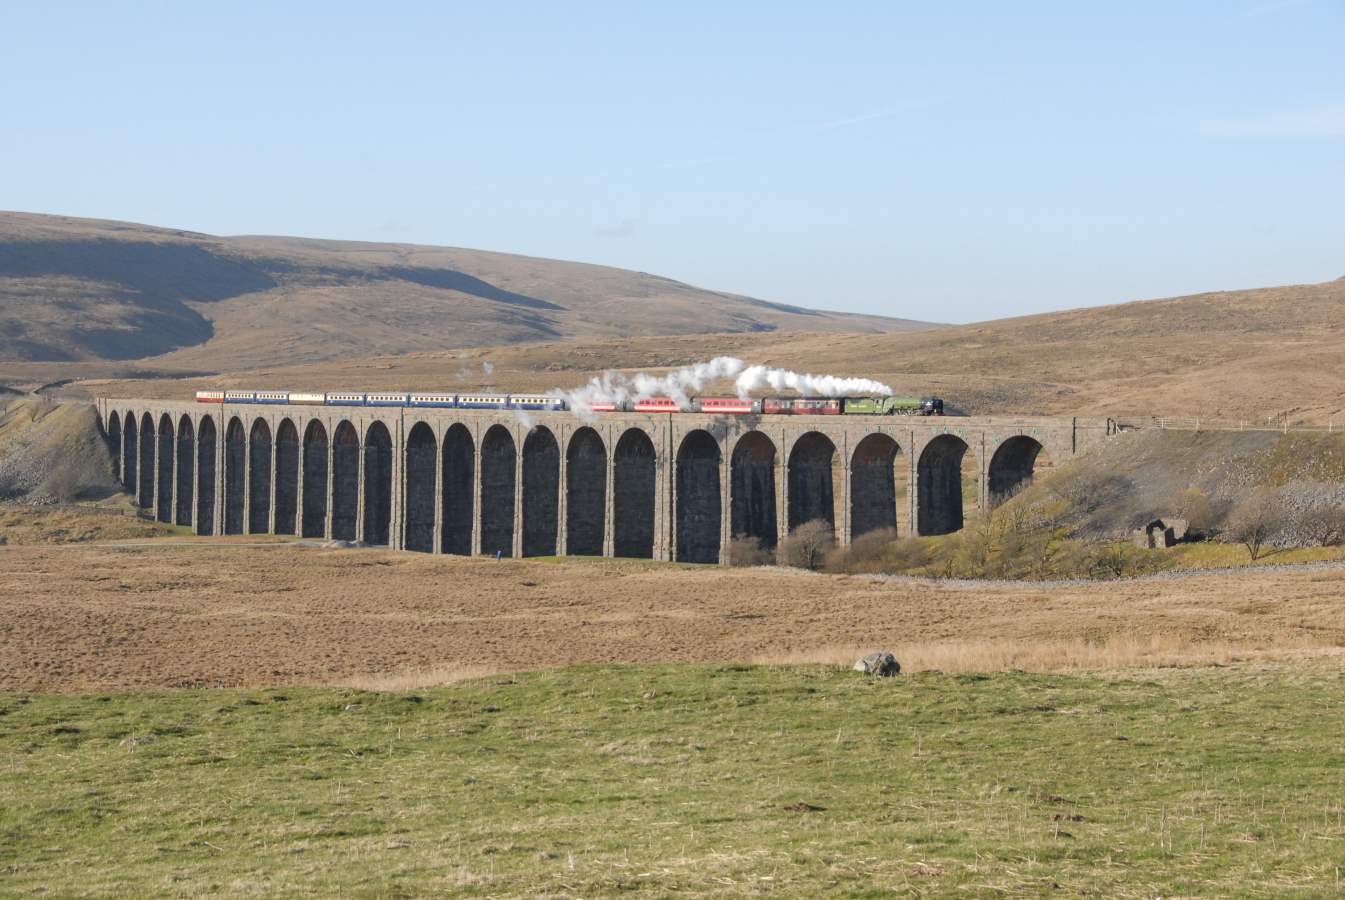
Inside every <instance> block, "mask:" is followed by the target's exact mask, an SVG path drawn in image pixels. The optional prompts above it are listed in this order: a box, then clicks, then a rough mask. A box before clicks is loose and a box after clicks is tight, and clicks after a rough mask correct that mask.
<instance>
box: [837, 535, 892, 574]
mask: <svg viewBox="0 0 1345 900" xmlns="http://www.w3.org/2000/svg"><path fill="white" fill-rule="evenodd" d="M896 539H897V532H896V531H895V530H893V529H891V528H877V529H874V530H873V531H870V532H867V533H865V534H862V535H860V536H859V537H857V538H855V539H854V540H853V541H851V542H850V545H849V546H848V547H835V548H833V549H832V551H831V552H830V553H828V554H827V558H826V565H825V568H826V570H827V571H828V572H850V573H875V572H886V571H887V566H886V557H887V551H888V547H890V546H891V544H892V542H893V541H895V540H896Z"/></svg>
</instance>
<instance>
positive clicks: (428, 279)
mask: <svg viewBox="0 0 1345 900" xmlns="http://www.w3.org/2000/svg"><path fill="white" fill-rule="evenodd" d="M379 274H381V275H386V276H388V277H391V278H400V279H401V280H402V281H409V282H411V283H413V284H419V285H423V286H425V287H432V288H440V289H442V290H446V291H457V292H459V293H462V294H468V295H470V296H473V297H479V298H480V299H482V300H491V301H493V302H495V303H507V304H509V305H511V306H524V307H527V308H528V309H545V310H552V311H556V310H564V309H565V307H563V306H560V305H559V304H556V303H552V302H551V301H549V300H542V299H540V298H538V297H529V296H528V295H527V294H517V293H514V292H513V291H506V290H505V289H503V288H500V287H496V286H495V285H493V284H491V283H490V282H488V281H482V280H481V279H480V278H475V277H473V276H471V275H468V274H466V273H464V272H458V271H455V270H453V269H430V268H424V267H420V266H390V267H387V268H384V269H380V270H379Z"/></svg>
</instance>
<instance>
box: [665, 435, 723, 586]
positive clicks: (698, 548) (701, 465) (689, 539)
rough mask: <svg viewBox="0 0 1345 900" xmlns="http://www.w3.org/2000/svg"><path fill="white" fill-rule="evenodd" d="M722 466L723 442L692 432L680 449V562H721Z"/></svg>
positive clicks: (676, 500)
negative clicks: (721, 447)
mask: <svg viewBox="0 0 1345 900" xmlns="http://www.w3.org/2000/svg"><path fill="white" fill-rule="evenodd" d="M722 462H723V453H722V451H721V450H720V449H719V442H718V441H716V440H715V439H714V437H713V436H712V435H711V434H710V433H709V432H708V431H705V430H704V429H700V428H698V429H696V430H695V431H692V432H689V433H688V434H687V436H686V437H684V438H682V443H681V445H680V446H679V447H678V448H677V477H676V483H675V492H676V493H675V504H676V508H677V524H676V528H677V532H676V539H677V561H678V562H690V563H717V562H719V543H720V537H721V534H720V531H721V527H722V525H721V519H722V517H723V505H722V501H721V500H720V496H719V491H720V474H719V468H720V465H721V463H722Z"/></svg>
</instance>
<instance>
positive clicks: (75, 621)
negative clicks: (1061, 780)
mask: <svg viewBox="0 0 1345 900" xmlns="http://www.w3.org/2000/svg"><path fill="white" fill-rule="evenodd" d="M1342 601H1345V570H1342V569H1340V568H1330V569H1305V570H1303V571H1294V572H1285V571H1273V572H1257V573H1238V574H1234V575H1229V574H1215V575H1194V576H1191V577H1189V578H1182V579H1166V580H1155V581H1133V582H1125V583H1111V584H1083V585H1045V586H1043V585H1023V584H1014V585H1003V584H999V585H985V584H973V583H957V584H929V583H921V582H908V581H881V580H874V579H870V578H864V577H847V576H823V575H813V574H808V573H803V572H794V571H788V570H777V569H756V570H743V569H737V570H722V569H717V568H691V567H678V566H667V565H651V564H647V563H635V562H615V561H597V560H595V561H584V562H566V563H544V562H515V561H508V560H506V561H503V562H498V563H497V562H495V561H494V560H484V559H479V560H469V559H460V558H451V557H428V556H421V555H418V554H409V553H391V552H384V551H370V550H341V551H333V550H322V549H316V548H310V547H301V546H295V545H293V544H288V545H286V544H277V545H272V546H267V547H245V546H227V547H220V546H218V545H217V544H216V543H215V542H210V543H200V542H182V543H177V542H173V543H167V542H162V543H151V544H144V545H141V544H134V545H122V546H114V545H91V546H79V547H69V546H67V547H60V548H54V547H36V546H34V547H10V548H4V549H2V550H0V690H7V691H27V690H99V689H108V688H145V687H173V686H186V685H230V686H232V685H260V684H275V683H290V682H334V681H352V680H358V679H360V678H361V677H365V676H368V675H370V674H371V673H412V674H410V675H408V676H407V677H408V679H409V680H410V681H414V680H415V679H416V678H418V677H424V678H429V679H431V680H432V679H433V677H436V676H435V675H433V673H435V672H443V671H447V670H451V669H454V668H459V667H481V668H486V669H511V668H531V667H537V666H545V665H557V664H565V663H575V662H606V661H631V662H639V661H648V660H780V661H791V660H819V661H823V660H835V661H841V660H844V659H846V658H847V657H849V656H850V655H851V654H854V653H857V652H858V651H860V650H865V649H873V648H875V647H880V646H886V647H892V648H893V649H895V650H897V651H898V652H899V654H901V655H902V658H903V660H904V661H906V662H907V663H908V665H910V664H914V665H915V666H916V667H942V668H957V667H970V668H978V667H980V668H995V667H1009V666H1021V667H1024V668H1039V667H1045V668H1051V667H1061V666H1065V667H1067V666H1070V665H1077V664H1089V662H1090V660H1091V661H1092V662H1093V664H1108V663H1115V664H1121V665H1125V664H1132V663H1134V664H1153V663H1159V664H1168V663H1180V662H1184V661H1193V660H1195V661H1211V660H1223V659H1232V658H1239V657H1245V656H1258V655H1264V654H1267V653H1270V654H1276V653H1296V652H1303V651H1310V652H1316V653H1322V652H1332V651H1333V650H1334V648H1338V647H1341V646H1345V602H1342ZM424 672H430V673H432V674H431V675H423V676H421V675H416V674H414V673H424Z"/></svg>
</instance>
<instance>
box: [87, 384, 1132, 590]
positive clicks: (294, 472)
mask: <svg viewBox="0 0 1345 900" xmlns="http://www.w3.org/2000/svg"><path fill="white" fill-rule="evenodd" d="M98 410H99V414H100V420H101V422H102V424H103V427H104V430H105V434H106V437H107V441H108V444H109V446H110V447H111V449H112V453H113V457H114V460H115V468H116V472H117V476H118V478H120V479H121V481H122V483H123V484H124V485H125V486H126V488H127V489H128V490H129V491H130V492H131V493H132V494H133V495H134V496H135V497H136V498H137V500H138V502H139V504H140V506H142V507H143V508H145V509H147V510H150V511H151V512H152V514H153V515H154V516H155V517H156V518H158V519H159V520H160V521H163V522H172V523H176V524H179V525H189V526H191V527H192V528H193V530H194V531H195V532H196V533H197V534H292V535H298V536H302V537H307V538H324V539H339V540H348V541H363V542H365V543H367V544H371V545H384V546H388V547H392V548H395V549H405V550H418V551H422V552H427V553H456V554H474V553H484V554H489V555H494V554H495V553H497V552H499V553H502V554H503V555H505V556H550V555H554V554H569V555H594V556H627V557H645V558H652V559H661V560H679V561H684V562H700V563H715V562H720V561H726V560H727V558H728V548H729V542H730V540H731V539H732V538H733V537H735V536H739V535H746V536H751V537H755V538H758V539H760V541H761V542H762V544H763V545H765V546H767V547H773V546H775V545H776V544H778V542H779V541H780V540H781V539H783V538H784V537H785V536H786V535H787V534H788V533H789V532H790V531H791V530H792V529H793V528H795V527H797V526H798V525H800V524H802V523H804V522H808V521H811V520H814V519H822V520H824V521H827V522H829V523H831V524H832V526H833V527H834V529H835V532H836V536H837V540H838V541H839V542H841V543H848V542H849V541H850V540H851V538H852V537H858V536H859V535H862V534H864V533H866V532H868V531H871V530H874V529H877V528H895V529H897V531H898V533H900V534H903V535H904V534H911V533H914V534H946V533H949V532H953V531H957V530H958V529H960V528H961V527H962V523H963V516H964V509H970V508H972V507H988V506H993V505H995V504H996V503H998V502H1000V501H1001V500H1002V499H1003V498H1005V497H1007V496H1009V495H1010V494H1011V493H1012V492H1013V491H1014V490H1016V489H1017V488H1019V487H1020V486H1021V485H1023V484H1025V483H1027V482H1028V481H1030V480H1031V478H1032V476H1033V473H1034V471H1036V469H1037V468H1038V466H1039V465H1041V464H1042V463H1043V462H1045V461H1046V460H1048V459H1049V460H1050V461H1051V462H1053V463H1056V464H1058V463H1062V462H1064V461H1066V460H1068V459H1069V458H1071V457H1072V456H1074V455H1075V454H1076V453H1078V452H1080V451H1082V450H1084V449H1087V448H1088V447H1089V446H1091V445H1093V444H1095V443H1097V442H1099V441H1101V440H1103V439H1104V438H1105V436H1106V435H1107V434H1108V433H1109V425H1108V422H1107V420H1105V419H1087V420H1086V419H1071V418H1054V419H1045V418H1041V419H1038V418H1033V419H1019V418H1013V419H1009V418H943V417H934V418H919V417H904V416H898V417H878V416H874V417H869V416H864V417H860V416H708V415H697V414H691V413H678V414H667V413H659V414H640V413H603V414H599V415H597V416H596V417H593V418H592V419H591V420H587V421H586V420H584V419H581V418H579V417H578V416H576V415H574V414H573V413H568V412H548V413H527V414H521V413H518V412H512V411H509V410H454V409H443V410H435V409H422V408H403V407H384V408H379V407H339V406H301V405H294V406H288V405H280V406H270V405H254V404H247V405H242V404H237V405H235V404H230V405H223V404H206V403H194V402H192V403H177V402H165V401H155V400H112V399H103V400H99V401H98Z"/></svg>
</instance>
